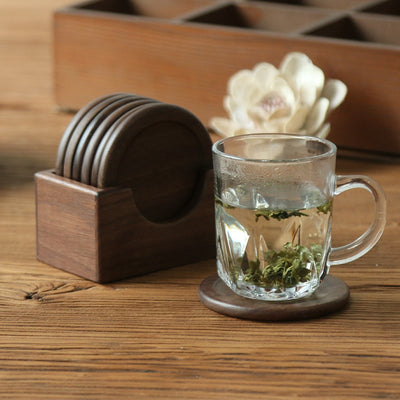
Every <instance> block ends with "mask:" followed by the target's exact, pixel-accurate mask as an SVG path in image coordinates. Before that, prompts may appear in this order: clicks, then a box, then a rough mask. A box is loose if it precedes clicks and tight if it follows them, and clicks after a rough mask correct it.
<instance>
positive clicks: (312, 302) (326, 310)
mask: <svg viewBox="0 0 400 400" xmlns="http://www.w3.org/2000/svg"><path fill="white" fill-rule="evenodd" d="M199 297H200V300H201V301H202V303H203V304H204V305H205V306H206V307H207V308H209V309H211V310H213V311H215V312H217V313H220V314H224V315H228V316H231V317H236V318H243V319H251V320H259V321H294V320H302V319H310V318H317V317H321V316H323V315H327V314H330V313H333V312H336V311H339V310H341V309H342V308H343V307H344V306H345V305H346V304H347V302H348V300H349V297H350V290H349V287H348V286H347V285H346V283H344V282H343V281H342V280H341V279H339V278H336V277H335V276H333V275H327V276H326V277H325V278H324V280H323V281H322V282H321V284H320V286H319V288H318V289H317V290H316V291H315V292H314V293H313V294H311V295H310V296H308V297H304V298H301V299H298V300H293V301H283V302H275V301H273V302H271V301H265V300H253V299H249V298H246V297H242V296H239V295H237V294H236V293H234V292H233V291H232V289H230V288H229V287H228V286H227V285H226V284H225V283H224V282H223V281H222V279H221V278H219V277H218V275H212V276H209V277H208V278H206V279H205V280H204V281H203V282H202V283H201V284H200V287H199Z"/></svg>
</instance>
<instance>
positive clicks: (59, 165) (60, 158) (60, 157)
mask: <svg viewBox="0 0 400 400" xmlns="http://www.w3.org/2000/svg"><path fill="white" fill-rule="evenodd" d="M110 96H113V95H110V94H106V95H102V96H100V97H97V98H94V99H91V100H90V101H89V102H88V103H87V104H85V105H83V106H82V108H81V109H80V110H79V111H78V112H77V113H76V114H75V115H74V117H73V118H72V120H71V122H70V123H69V124H68V126H67V129H66V130H65V131H64V134H63V136H62V138H61V141H60V144H59V146H58V152H57V159H56V167H55V170H56V173H57V174H58V175H60V176H63V175H64V159H65V154H66V151H67V147H68V143H69V141H70V139H71V137H72V135H73V134H74V132H75V129H76V128H77V127H78V125H79V123H80V121H81V120H82V118H84V117H85V116H86V114H87V113H88V112H89V111H90V110H91V109H92V108H93V107H96V106H97V105H98V104H99V103H101V102H102V101H104V100H107V99H108V98H109V97H110Z"/></svg>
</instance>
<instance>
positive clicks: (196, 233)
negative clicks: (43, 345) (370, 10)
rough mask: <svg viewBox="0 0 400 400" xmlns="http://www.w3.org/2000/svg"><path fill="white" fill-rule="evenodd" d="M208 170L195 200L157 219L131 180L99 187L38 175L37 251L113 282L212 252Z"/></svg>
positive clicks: (51, 262)
mask: <svg viewBox="0 0 400 400" xmlns="http://www.w3.org/2000/svg"><path fill="white" fill-rule="evenodd" d="M212 182H213V179H212V171H211V170H209V171H207V172H206V173H205V181H204V185H203V188H202V192H201V193H199V194H198V197H197V202H196V204H195V205H194V206H193V208H192V209H191V210H190V211H188V212H187V213H186V214H185V215H183V216H182V217H179V218H176V219H174V220H173V221H170V222H162V223H154V222H150V221H148V220H147V219H146V218H144V217H143V216H142V215H141V213H140V212H139V210H138V209H137V208H136V206H135V201H134V197H133V194H132V190H131V189H130V188H124V187H110V188H105V189H99V188H96V187H93V186H89V185H85V184H83V183H80V182H78V181H74V180H72V179H68V178H64V177H62V176H59V175H56V174H55V171H54V170H47V171H41V172H38V173H36V175H35V184H36V217H37V258H38V259H39V260H40V261H42V262H44V263H46V264H49V265H51V266H54V267H57V268H59V269H62V270H65V271H67V272H71V273H74V274H76V275H79V276H81V277H84V278H86V279H89V280H92V281H95V282H110V281H115V280H119V279H123V278H128V277H131V276H135V275H140V274H145V273H149V272H153V271H156V270H160V269H164V268H169V267H174V266H178V265H184V264H189V263H195V262H197V261H200V260H203V259H208V258H213V257H215V232H214V203H213V195H212V192H213V186H212Z"/></svg>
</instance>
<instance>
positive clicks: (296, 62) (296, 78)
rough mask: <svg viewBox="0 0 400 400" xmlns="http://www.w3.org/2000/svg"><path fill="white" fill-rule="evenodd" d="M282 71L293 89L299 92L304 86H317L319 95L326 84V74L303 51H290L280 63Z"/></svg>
mask: <svg viewBox="0 0 400 400" xmlns="http://www.w3.org/2000/svg"><path fill="white" fill-rule="evenodd" d="M279 69H280V71H281V73H282V75H283V76H284V77H285V79H286V80H287V81H288V82H289V83H290V85H291V86H292V88H293V90H295V91H296V92H299V91H300V90H301V88H302V87H303V86H306V85H307V86H312V87H315V90H316V95H317V97H318V96H319V95H320V93H321V91H322V88H323V86H324V81H325V75H324V73H323V71H322V70H321V69H320V68H318V67H317V66H315V65H314V64H313V63H312V61H311V60H310V58H309V57H308V56H306V55H305V54H303V53H297V52H295V53H289V54H288V55H287V56H286V57H284V59H283V60H282V63H281V65H280V68H279Z"/></svg>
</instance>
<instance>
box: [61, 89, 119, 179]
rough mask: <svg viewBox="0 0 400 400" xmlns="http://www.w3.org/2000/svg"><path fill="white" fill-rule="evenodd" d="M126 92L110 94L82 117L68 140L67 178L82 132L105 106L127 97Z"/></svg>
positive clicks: (65, 158) (66, 154) (70, 176)
mask: <svg viewBox="0 0 400 400" xmlns="http://www.w3.org/2000/svg"><path fill="white" fill-rule="evenodd" d="M126 97H127V95H126V94H116V95H114V96H110V97H108V98H106V99H104V100H102V101H100V102H99V103H97V104H96V105H95V106H94V107H92V108H91V109H90V110H88V111H87V112H86V113H85V115H84V116H83V117H82V118H81V119H80V121H79V123H78V124H77V125H76V127H75V129H74V131H73V132H72V134H71V136H70V139H69V141H68V145H67V148H66V151H65V156H64V174H63V175H64V176H65V177H66V178H72V165H73V159H74V155H75V151H76V147H77V146H78V143H79V141H80V139H81V137H82V134H83V133H84V132H85V130H86V128H87V127H88V126H89V125H90V123H91V122H92V121H93V119H94V118H95V117H96V116H97V115H98V114H99V112H101V111H102V110H103V109H104V108H106V107H108V106H109V105H110V104H112V103H114V102H115V101H117V100H119V99H124V98H126Z"/></svg>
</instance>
